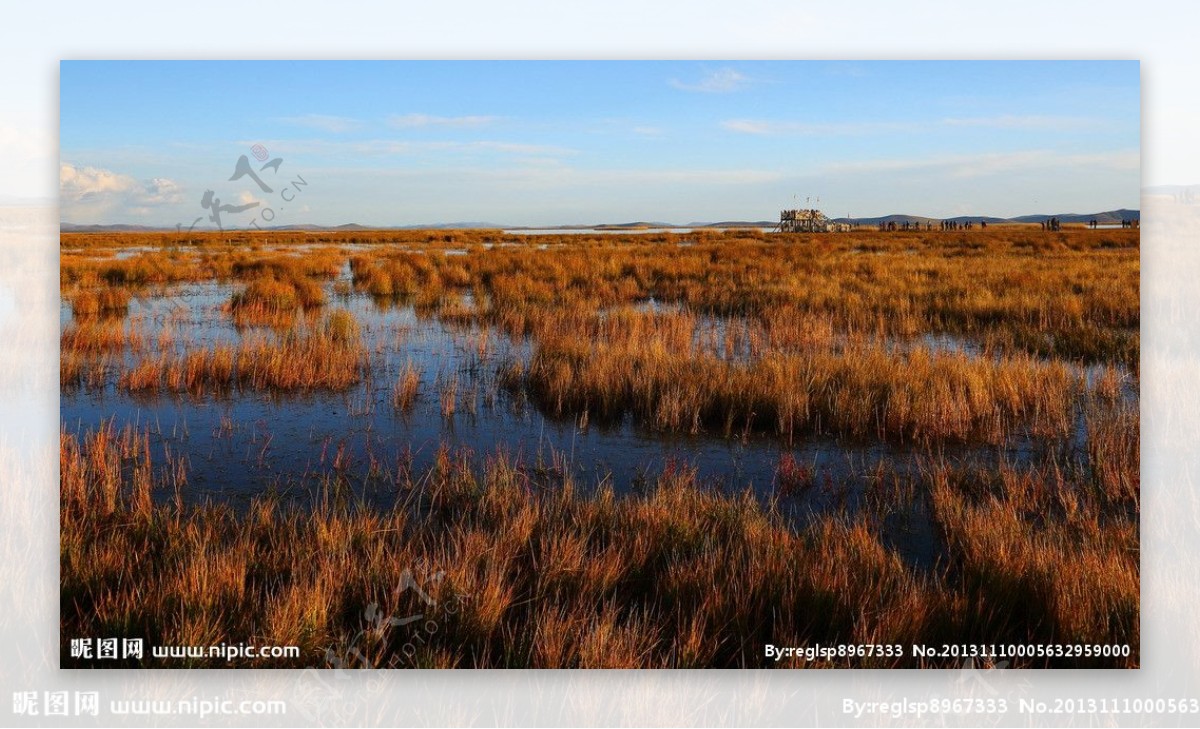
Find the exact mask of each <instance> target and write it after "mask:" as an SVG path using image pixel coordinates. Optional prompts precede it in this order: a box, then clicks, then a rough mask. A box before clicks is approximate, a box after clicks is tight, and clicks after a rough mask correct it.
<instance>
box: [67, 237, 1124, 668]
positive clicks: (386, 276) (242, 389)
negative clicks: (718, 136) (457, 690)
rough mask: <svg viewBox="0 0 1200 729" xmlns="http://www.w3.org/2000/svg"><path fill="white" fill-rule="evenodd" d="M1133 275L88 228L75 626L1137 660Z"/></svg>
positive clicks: (883, 255)
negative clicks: (1052, 646)
mask: <svg viewBox="0 0 1200 729" xmlns="http://www.w3.org/2000/svg"><path fill="white" fill-rule="evenodd" d="M1138 255H1139V254H1138V238H1137V232H1136V231H1122V230H1100V231H1087V230H1070V231H1063V232H1059V233H1044V232H1041V231H1039V230H1037V229H1032V230H1031V229H1028V228H1020V227H1013V228H995V229H989V230H987V231H961V232H953V233H951V232H940V231H938V232H926V231H921V232H911V233H909V232H897V233H877V232H874V231H871V232H854V233H848V234H838V235H824V236H779V235H770V234H763V233H760V232H757V231H728V232H719V231H697V232H689V233H682V234H679V233H652V234H645V235H625V234H622V235H611V234H583V235H526V236H521V235H508V234H504V233H502V232H499V231H454V232H444V231H373V232H345V233H332V232H330V233H298V232H271V233H253V234H250V233H233V234H215V233H204V234H195V235H187V236H183V237H179V236H172V235H169V234H115V235H107V234H67V235H64V236H63V239H62V268H61V287H62V295H63V302H64V303H63V313H62V320H63V332H62V339H61V344H62V360H61V372H60V374H61V380H62V388H63V394H62V397H63V401H62V402H63V405H62V420H63V435H62V439H63V444H62V464H61V466H62V509H63V521H62V616H63V617H62V622H63V638H64V645H67V644H68V643H69V641H68V640H67V639H68V638H70V637H83V636H88V635H105V636H108V635H123V636H131V637H135V636H140V637H146V638H149V639H151V642H157V643H161V644H187V643H197V644H199V643H204V644H215V643H220V642H222V641H224V642H228V643H237V642H246V643H259V644H295V645H300V646H301V647H302V649H303V651H302V658H301V659H300V660H299V661H294V662H291V663H289V665H328V663H329V661H330V660H333V661H335V662H342V663H349V664H351V665H360V664H362V665H372V666H388V665H393V666H460V667H461V666H471V667H488V666H541V667H555V666H574V667H590V666H646V667H654V666H714V667H715V666H734V667H736V666H759V665H790V666H799V665H807V666H814V667H827V666H863V667H866V666H872V667H877V666H896V667H909V666H949V665H957V663H956V662H955V661H952V660H950V659H937V660H931V659H924V660H916V659H914V658H912V657H911V656H910V655H908V653H909V651H907V650H906V655H905V656H904V657H901V658H895V657H893V658H888V659H884V658H875V659H871V660H862V659H855V660H845V659H841V660H818V661H812V662H808V663H805V662H803V661H801V662H795V661H790V659H789V661H784V662H782V663H780V664H777V663H775V662H773V661H770V660H767V659H766V658H765V657H764V652H763V648H764V645H765V644H766V643H773V644H775V645H806V644H815V643H821V644H826V645H828V644H836V643H865V642H878V643H891V642H899V643H903V644H905V646H906V649H907V648H910V647H911V644H912V643H922V644H941V643H989V644H990V643H1001V642H1004V643H1030V642H1032V643H1077V642H1084V643H1089V644H1092V643H1100V644H1121V645H1129V646H1130V653H1129V656H1128V657H1117V658H1103V659H1085V658H1072V659H1044V658H1043V659H1017V660H1015V661H1013V662H1012V665H1018V666H1054V667H1057V666H1063V667H1065V666H1113V667H1133V666H1136V665H1138V633H1139V628H1138V626H1139V611H1138V591H1139V576H1138V560H1139V557H1138V545H1139V540H1138V513H1139V498H1140V497H1139V483H1140V481H1139V472H1138V456H1139V448H1138V376H1139V369H1138V353H1139V341H1138V324H1139V311H1138V300H1139V296H1138V283H1139V282H1138V279H1139V262H1138V261H1139V258H1138ZM131 574H136V575H139V577H138V579H137V580H130V579H128V575H131ZM414 580H415V582H414ZM412 584H417V585H419V586H421V587H422V590H419V591H418V590H412V589H408V588H407V587H404V589H402V587H403V586H405V585H408V586H411V585H412ZM147 595H150V596H153V597H152V598H147V597H146V596H147ZM426 598H428V600H432V601H435V602H437V601H440V603H439V604H441V605H442V606H443V608H445V607H446V606H448V605H453V606H454V610H453V612H450V611H449V610H448V609H446V610H442V613H439V614H440V615H441V618H440V619H439V621H438V625H439V630H438V631H437V633H436V634H435V635H433V636H422V640H421V641H420V645H419V647H416V648H415V647H414V646H416V643H415V642H414V641H415V638H416V635H415V634H414V633H413V630H414V629H412V628H408V627H402V626H398V625H393V624H391V623H389V622H388V621H387V620H382V618H383V616H396V617H404V616H406V615H408V614H409V613H414V614H415V613H417V612H421V611H422V605H423V606H424V610H426V611H428V610H430V609H435V608H433V607H431V606H432V605H433V603H431V602H427V601H426ZM437 609H440V608H437ZM381 620H382V623H381ZM348 656H352V657H353V660H350V659H349V658H347V657H348ZM218 662H219V663H220V664H221V665H225V662H224V659H220V660H219V661H218ZM74 663H75V662H74V661H73V659H70V658H69V656H68V655H67V654H66V652H65V648H64V665H69V664H70V665H74ZM193 663H195V664H196V665H216V663H212V664H210V663H208V662H206V661H205V660H199V661H193ZM164 665H165V664H164ZM234 665H266V664H263V663H261V662H255V661H247V660H242V661H240V662H239V661H235V662H234ZM271 665H279V664H275V663H273V664H271Z"/></svg>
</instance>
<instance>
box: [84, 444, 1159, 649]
mask: <svg viewBox="0 0 1200 729" xmlns="http://www.w3.org/2000/svg"><path fill="white" fill-rule="evenodd" d="M61 452H62V455H61V460H62V463H61V471H62V474H63V475H62V478H63V482H62V513H63V520H62V530H63V536H62V557H61V560H62V605H63V631H64V635H90V634H101V633H102V634H104V635H117V636H153V637H154V639H155V640H157V641H159V642H161V643H168V644H174V643H187V642H201V643H216V642H221V641H225V642H228V643H236V642H242V641H244V642H247V643H251V642H253V643H260V644H267V643H270V644H290V645H298V646H301V648H302V649H303V653H302V657H301V658H300V659H298V660H294V661H287V662H279V661H271V662H270V665H293V666H304V665H316V666H321V665H328V664H327V661H328V660H329V658H328V654H327V653H326V649H327V648H330V649H333V652H334V654H335V655H337V654H338V652H339V651H341V654H340V658H341V660H343V661H345V662H347V663H349V665H351V666H360V665H363V663H362V662H365V663H366V664H367V665H372V666H464V667H506V666H507V667H514V666H541V667H625V668H629V667H671V666H675V667H684V666H687V667H722V666H723V667H753V666H774V665H787V666H799V665H807V666H811V667H836V666H859V667H862V666H872V667H889V666H951V665H956V664H957V663H958V661H950V660H929V659H925V660H923V661H917V660H914V659H912V658H908V657H905V658H880V657H875V658H872V659H853V660H848V659H838V658H832V659H830V658H823V659H815V660H812V661H804V660H803V659H797V660H789V661H786V662H783V663H781V664H776V663H775V662H774V661H772V660H769V659H767V658H766V657H765V655H764V646H765V644H766V643H768V642H770V643H773V644H776V645H814V644H817V643H821V644H823V645H836V644H838V643H881V644H894V643H899V644H902V645H904V646H905V647H906V649H907V648H908V647H909V646H910V645H911V644H913V643H921V644H938V645H940V644H942V643H987V644H992V643H996V644H1000V643H1010V642H1013V643H1025V642H1038V643H1045V642H1063V643H1066V642H1076V641H1078V642H1086V643H1118V644H1121V643H1128V644H1130V645H1131V647H1132V650H1133V654H1132V657H1130V658H1117V659H1111V658H1110V659H1082V658H1070V659H1024V658H1018V659H1015V660H1014V661H1013V665H1014V666H1059V667H1066V666H1077V667H1085V666H1121V667H1133V666H1136V665H1138V658H1137V650H1138V611H1137V605H1138V602H1137V596H1138V582H1139V576H1138V554H1137V548H1136V545H1137V522H1136V518H1135V517H1130V516H1129V515H1128V513H1127V512H1126V511H1125V510H1123V509H1120V508H1114V507H1113V506H1112V505H1111V503H1112V502H1109V501H1107V500H1105V499H1101V498H1097V497H1096V495H1095V492H1094V491H1093V490H1091V489H1090V488H1088V484H1087V482H1086V481H1085V480H1081V477H1080V474H1078V473H1073V472H1071V471H1070V470H1069V469H1055V468H1052V467H1047V468H1048V470H1036V469H1035V470H1027V471H1016V470H1012V469H1004V470H1002V471H1000V472H999V473H998V474H991V475H990V476H989V474H986V473H985V474H981V473H977V472H974V471H963V470H956V469H955V468H953V467H948V466H945V465H943V464H939V463H933V464H932V465H930V466H929V468H928V469H927V470H926V471H925V473H924V474H923V475H920V476H918V477H915V481H913V482H912V483H910V484H908V485H907V487H905V488H896V489H894V490H893V491H892V493H893V495H892V496H876V497H874V498H873V499H872V503H873V506H872V508H871V509H868V510H867V511H865V512H862V513H860V514H859V515H857V516H851V515H848V514H842V513H837V512H834V513H831V514H829V515H827V516H824V517H821V518H819V519H816V520H815V521H813V522H812V523H811V524H810V525H809V526H807V527H805V528H802V529H799V530H797V529H795V528H793V527H792V526H790V525H788V524H787V523H785V522H784V521H783V519H782V517H781V515H780V514H779V513H778V512H776V511H774V510H773V509H771V508H770V507H763V506H761V505H760V503H759V502H758V501H757V499H756V498H755V497H753V496H752V495H750V494H748V493H747V494H742V495H723V494H721V493H718V492H714V491H710V490H708V489H705V488H704V487H703V486H702V485H701V484H700V483H698V481H697V479H696V474H695V471H694V470H693V469H691V468H689V467H687V466H686V465H682V464H677V463H669V464H668V465H667V467H666V468H665V469H664V470H663V472H662V473H661V474H660V475H659V476H658V477H657V478H656V479H655V480H654V481H653V482H652V484H651V486H650V487H648V488H647V489H646V490H645V491H644V492H643V493H641V494H631V495H627V496H623V497H619V496H616V495H615V494H614V493H613V491H612V490H611V489H610V488H608V487H601V488H599V489H598V490H597V491H595V492H594V493H590V494H583V493H581V492H580V490H579V488H578V487H577V485H576V484H574V483H573V482H572V480H571V479H570V477H568V476H563V475H561V474H551V473H548V472H546V471H545V470H543V469H539V468H529V467H526V466H525V465H523V464H522V463H521V462H520V461H516V460H514V459H512V458H511V457H508V456H506V455H504V454H503V453H499V454H495V455H493V456H491V457H489V459H488V460H487V463H486V464H485V465H483V466H476V465H473V459H472V457H471V456H470V455H469V454H467V453H462V452H460V453H454V452H451V451H449V450H448V449H446V448H444V447H443V449H442V451H441V452H440V453H439V455H438V458H437V459H436V463H435V464H434V466H433V467H432V468H431V469H430V470H429V471H428V472H426V473H423V474H417V475H414V477H413V478H411V479H409V480H407V481H405V482H403V483H401V484H399V486H400V489H401V491H402V492H407V493H411V494H412V495H413V496H412V499H409V500H407V501H401V502H400V503H398V504H397V506H396V507H395V508H394V509H391V510H382V511H380V510H376V509H370V508H365V507H360V506H357V505H355V503H354V502H353V501H346V500H344V499H328V498H322V499H320V500H318V501H317V502H316V504H315V505H314V506H313V507H311V508H305V507H302V506H289V505H286V504H282V503H280V502H279V501H278V500H277V498H274V497H258V498H256V499H255V500H254V502H253V503H252V504H251V505H250V507H249V508H248V511H247V512H246V513H245V514H242V515H238V514H235V513H234V512H233V511H232V510H231V509H229V508H228V507H213V506H203V505H199V506H191V507H183V508H180V507H179V506H177V505H175V504H172V503H169V502H168V501H167V500H165V499H163V498H162V497H157V498H156V497H155V496H154V495H155V494H160V493H169V492H171V491H172V490H174V489H178V483H179V479H180V468H179V466H178V464H173V467H171V468H165V469H158V470H157V471H156V470H155V468H154V466H153V464H152V463H151V460H150V452H151V448H150V445H149V441H148V436H147V435H146V434H144V433H141V432H138V431H134V430H130V429H126V430H124V431H116V430H114V429H113V428H112V427H111V426H106V427H105V428H102V429H101V430H100V431H98V432H94V433H89V434H85V435H84V436H82V438H81V439H77V438H76V437H75V436H73V435H68V434H64V435H63V436H62V451H61ZM156 474H158V475H156ZM895 478H896V479H897V482H899V481H902V480H903V479H904V478H906V477H900V476H896V477H895ZM1134 478H1136V477H1135V476H1134ZM334 481H336V475H330V476H328V477H327V481H326V488H327V489H335V488H336V486H335V485H334ZM913 487H915V488H919V489H921V490H924V491H925V492H927V493H928V495H929V498H930V499H931V503H932V505H933V513H934V515H935V520H936V523H937V525H938V529H939V530H940V531H941V533H943V534H944V535H945V539H946V544H947V548H948V552H947V553H948V562H946V563H943V565H944V566H943V568H940V569H938V570H934V571H933V572H921V571H919V570H916V569H914V568H913V567H911V566H909V565H908V564H907V563H906V562H904V561H903V560H902V559H901V558H900V557H899V556H898V555H897V554H896V553H895V552H893V551H892V550H891V549H889V548H888V547H886V546H885V545H884V544H883V543H882V542H881V541H880V538H879V536H878V534H879V525H880V520H881V519H882V514H883V513H885V512H886V510H887V509H888V508H890V507H895V506H896V505H897V502H894V501H892V500H893V499H897V498H907V496H901V495H907V494H910V493H911V492H910V491H909V490H907V489H908V488H913ZM325 493H328V492H325ZM1047 514H1054V515H1055V517H1056V518H1055V519H1053V520H1050V519H1046V518H1045V517H1046V515H1047ZM117 525H120V528H115V527H116V526H117ZM434 573H436V574H437V576H436V577H434V576H433V575H434ZM128 575H136V579H128V578H127V577H126V576H128ZM412 586H416V587H418V588H420V589H421V590H422V591H423V592H424V593H425V594H427V595H428V596H429V598H430V599H431V600H433V601H434V603H432V604H431V603H429V602H426V601H425V600H424V599H423V598H422V597H421V595H420V593H418V592H417V590H415V589H410V588H411V587H412ZM417 613H420V614H422V616H423V617H424V619H427V620H432V621H434V622H435V624H436V630H433V631H426V632H424V633H422V634H421V640H420V642H414V641H412V640H410V637H411V636H412V635H413V631H415V630H419V629H421V628H420V627H419V626H418V627H409V628H405V627H400V626H394V625H391V624H389V623H388V622H387V620H386V618H387V617H392V616H395V617H401V618H403V617H407V616H409V615H413V614H417ZM64 651H65V648H64ZM63 660H64V665H76V664H78V663H79V662H78V661H75V660H73V659H70V658H67V657H64V659H63ZM195 664H196V665H218V664H219V665H222V666H224V665H227V664H226V663H225V662H224V661H223V660H219V661H212V662H207V661H196V662H195ZM148 665H157V663H156V662H155V661H153V660H151V661H149V662H148ZM164 665H165V664H164ZM228 665H234V666H238V665H266V663H265V662H256V661H249V660H241V661H234V662H233V663H232V664H228Z"/></svg>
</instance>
